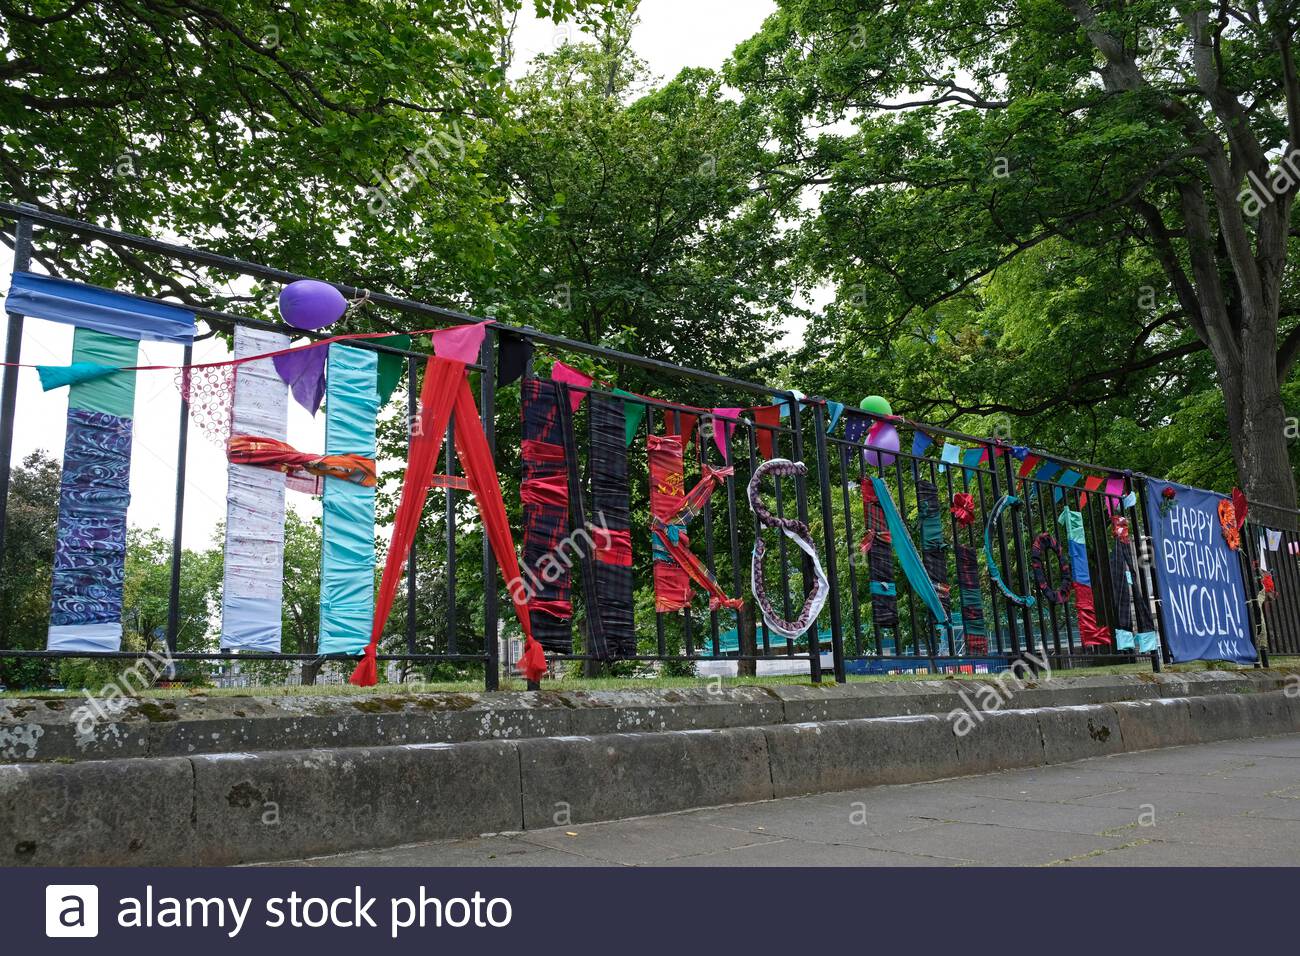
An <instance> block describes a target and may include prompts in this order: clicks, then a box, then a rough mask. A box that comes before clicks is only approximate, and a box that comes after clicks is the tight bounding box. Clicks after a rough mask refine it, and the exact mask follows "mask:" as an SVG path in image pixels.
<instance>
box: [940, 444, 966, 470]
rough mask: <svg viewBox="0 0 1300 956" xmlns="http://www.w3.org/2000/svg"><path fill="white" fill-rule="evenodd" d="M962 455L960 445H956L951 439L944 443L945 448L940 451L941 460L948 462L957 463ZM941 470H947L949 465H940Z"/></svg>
mask: <svg viewBox="0 0 1300 956" xmlns="http://www.w3.org/2000/svg"><path fill="white" fill-rule="evenodd" d="M960 457H961V446H960V445H954V444H953V443H952V442H950V441H946V442H944V443H943V450H942V451H941V452H940V453H939V460H940V461H944V462H947V463H948V464H956V463H957V459H958V458H960ZM939 470H940V471H946V470H947V465H940V466H939Z"/></svg>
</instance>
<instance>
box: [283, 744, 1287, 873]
mask: <svg viewBox="0 0 1300 956" xmlns="http://www.w3.org/2000/svg"><path fill="white" fill-rule="evenodd" d="M1241 746H1248V747H1249V746H1254V742H1252V741H1227V742H1218V743H1210V744H1197V745H1192V746H1187V747H1180V748H1174V749H1170V750H1165V751H1160V752H1152V753H1139V754H1122V755H1116V756H1110V757H1096V758H1092V759H1089V760H1084V761H1081V762H1078V763H1074V764H1070V765H1068V766H1059V767H1039V768H1032V769H1026V770H1011V771H1005V772H1002V773H995V774H989V775H986V776H983V777H967V778H961V779H953V780H940V781H935V782H931V783H916V784H909V785H893V786H878V787H868V788H863V789H857V790H849V791H845V792H842V793H834V794H817V795H812V796H799V797H789V798H785V799H780V800H766V801H761V802H757V803H748V804H743V805H737V806H730V807H720V808H713V809H707V810H693V811H686V812H681V813H672V814H665V815H661V816H651V817H642V818H639V819H635V820H621V821H614V822H610V823H599V824H591V825H580V826H567V827H558V828H551V829H546V830H535V831H528V832H526V833H522V834H521V833H508V834H502V835H500V836H488V837H480V838H476V839H470V840H459V841H453V842H441V843H426V844H422V845H415V846H404V847H399V848H397V849H394V850H367V851H362V852H355V853H345V854H340V855H337V856H331V857H326V858H321V859H316V860H310V861H307V862H308V863H310V864H312V865H332V866H530V865H532V866H611V865H627V866H736V867H740V866H880V867H885V866H971V865H983V866H1300V759H1297V758H1300V734H1292V735H1289V736H1286V737H1277V738H1271V739H1270V740H1269V741H1268V745H1267V746H1268V753H1266V754H1259V755H1256V754H1252V753H1241V752H1238V751H1237V750H1236V749H1235V748H1238V747H1241ZM1261 766H1262V767H1265V768H1266V776H1264V777H1260V776H1244V775H1243V773H1245V772H1248V771H1251V770H1254V769H1256V768H1259V767H1261ZM1144 805H1154V806H1155V808H1156V812H1155V825H1154V826H1148V825H1145V824H1144V822H1143V821H1142V820H1140V819H1139V816H1140V811H1141V810H1142V808H1143V807H1144ZM855 813H856V814H857V817H854V816H853V814H855Z"/></svg>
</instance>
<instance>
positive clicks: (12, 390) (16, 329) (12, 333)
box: [0, 217, 32, 579]
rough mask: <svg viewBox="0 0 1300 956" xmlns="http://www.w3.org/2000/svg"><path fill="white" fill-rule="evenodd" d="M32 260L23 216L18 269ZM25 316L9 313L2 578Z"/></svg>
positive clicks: (1, 419) (0, 487)
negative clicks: (10, 467)
mask: <svg viewBox="0 0 1300 956" xmlns="http://www.w3.org/2000/svg"><path fill="white" fill-rule="evenodd" d="M31 264H32V221H31V220H30V219H27V218H25V217H20V218H19V220H18V225H17V227H16V228H15V229H14V271H15V272H23V271H26V270H27V269H29V268H30V267H31ZM22 347H23V317H22V316H21V315H19V314H18V313H17V312H10V313H9V328H8V332H7V333H6V335H5V362H6V363H8V364H6V365H5V368H4V379H3V384H2V385H0V579H2V578H3V577H4V560H5V524H6V518H7V516H8V513H9V456H10V455H12V454H13V448H14V413H15V409H16V407H17V405H18V371H19V370H18V369H17V368H15V367H14V366H15V365H17V363H18V362H19V361H21V359H22Z"/></svg>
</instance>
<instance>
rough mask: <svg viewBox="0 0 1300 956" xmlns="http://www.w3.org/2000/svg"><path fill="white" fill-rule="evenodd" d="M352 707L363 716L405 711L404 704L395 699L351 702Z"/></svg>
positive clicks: (385, 698)
mask: <svg viewBox="0 0 1300 956" xmlns="http://www.w3.org/2000/svg"><path fill="white" fill-rule="evenodd" d="M352 707H353V708H354V709H355V710H359V711H361V712H362V713H363V714H394V713H397V712H398V711H402V710H405V709H406V702H405V701H403V700H400V699H398V698H396V697H370V698H368V699H366V700H354V701H352Z"/></svg>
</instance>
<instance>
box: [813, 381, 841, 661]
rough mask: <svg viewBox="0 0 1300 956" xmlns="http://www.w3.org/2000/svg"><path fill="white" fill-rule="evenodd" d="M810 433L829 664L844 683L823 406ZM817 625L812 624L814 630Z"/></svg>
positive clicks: (814, 410) (833, 511) (822, 405)
mask: <svg viewBox="0 0 1300 956" xmlns="http://www.w3.org/2000/svg"><path fill="white" fill-rule="evenodd" d="M813 434H814V436H815V441H816V444H817V474H818V479H819V482H820V485H821V497H822V540H823V541H824V542H825V543H826V580H827V581H828V582H829V584H830V588H831V593H830V595H829V598H830V606H831V662H832V665H833V667H834V669H835V682H836V683H837V684H843V683H844V682H845V681H846V680H848V676H847V675H846V674H845V672H844V631H843V621H842V620H841V615H840V582H839V574H838V569H837V562H836V558H835V508H834V506H833V505H832V503H831V467H830V460H829V456H828V455H827V453H826V406H825V404H820V405H818V406H816V408H814V409H813ZM816 627H817V622H816V621H813V628H814V629H816Z"/></svg>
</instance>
